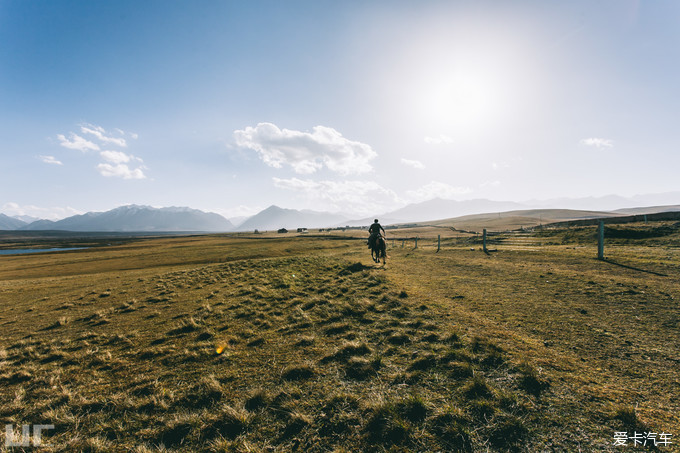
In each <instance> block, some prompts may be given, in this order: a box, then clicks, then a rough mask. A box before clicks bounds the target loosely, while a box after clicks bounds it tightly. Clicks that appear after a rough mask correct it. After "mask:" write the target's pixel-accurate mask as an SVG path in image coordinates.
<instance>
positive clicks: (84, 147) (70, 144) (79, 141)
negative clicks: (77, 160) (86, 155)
mask: <svg viewBox="0 0 680 453" xmlns="http://www.w3.org/2000/svg"><path fill="white" fill-rule="evenodd" d="M57 138H58V139H59V144H60V145H61V146H63V147H64V148H69V149H76V150H78V151H82V152H87V151H90V150H92V151H99V145H97V144H96V143H92V142H91V141H89V140H86V139H84V138H83V137H81V136H80V135H76V134H74V133H73V132H71V134H70V135H69V138H66V137H65V136H64V135H63V134H58V135H57Z"/></svg>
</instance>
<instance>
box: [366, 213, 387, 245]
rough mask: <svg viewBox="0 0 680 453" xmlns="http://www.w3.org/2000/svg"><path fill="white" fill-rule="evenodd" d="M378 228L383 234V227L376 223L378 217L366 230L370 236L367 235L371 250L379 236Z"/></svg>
mask: <svg viewBox="0 0 680 453" xmlns="http://www.w3.org/2000/svg"><path fill="white" fill-rule="evenodd" d="M380 230H382V232H383V236H384V235H385V229H384V228H383V227H382V226H381V225H380V224H379V223H378V219H375V220H374V221H373V225H371V226H370V227H369V228H368V232H369V233H370V236H369V237H368V248H369V249H371V250H373V249H374V248H375V243H376V240H377V239H378V236H380Z"/></svg>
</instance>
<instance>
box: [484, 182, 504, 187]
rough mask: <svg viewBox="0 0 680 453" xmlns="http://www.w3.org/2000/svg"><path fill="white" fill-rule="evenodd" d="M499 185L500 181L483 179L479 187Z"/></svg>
mask: <svg viewBox="0 0 680 453" xmlns="http://www.w3.org/2000/svg"><path fill="white" fill-rule="evenodd" d="M500 185H501V182H500V181H484V182H483V183H481V184H480V185H479V187H498V186H500Z"/></svg>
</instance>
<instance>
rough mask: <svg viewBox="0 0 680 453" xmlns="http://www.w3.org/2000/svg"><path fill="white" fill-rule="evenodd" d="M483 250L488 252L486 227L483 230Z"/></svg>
mask: <svg viewBox="0 0 680 453" xmlns="http://www.w3.org/2000/svg"><path fill="white" fill-rule="evenodd" d="M482 250H484V253H486V228H484V231H483V232H482Z"/></svg>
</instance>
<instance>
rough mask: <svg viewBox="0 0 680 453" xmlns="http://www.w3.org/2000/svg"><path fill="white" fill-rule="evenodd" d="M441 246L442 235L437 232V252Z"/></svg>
mask: <svg viewBox="0 0 680 453" xmlns="http://www.w3.org/2000/svg"><path fill="white" fill-rule="evenodd" d="M441 248H442V235H441V234H438V235H437V252H438V251H439V250H441Z"/></svg>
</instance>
